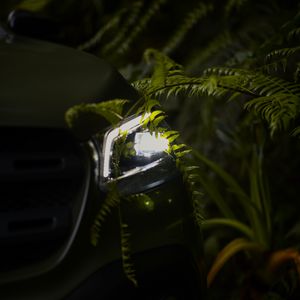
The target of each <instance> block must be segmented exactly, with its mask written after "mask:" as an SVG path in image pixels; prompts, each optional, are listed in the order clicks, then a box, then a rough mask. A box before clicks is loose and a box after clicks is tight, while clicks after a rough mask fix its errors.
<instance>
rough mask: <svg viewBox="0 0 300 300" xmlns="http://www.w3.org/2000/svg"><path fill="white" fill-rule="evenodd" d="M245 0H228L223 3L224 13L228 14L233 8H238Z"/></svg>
mask: <svg viewBox="0 0 300 300" xmlns="http://www.w3.org/2000/svg"><path fill="white" fill-rule="evenodd" d="M246 2H247V0H228V1H227V3H226V5H225V9H224V11H225V15H226V16H229V15H230V13H231V12H232V11H233V10H234V9H240V8H241V7H242V6H243V5H244V4H245V3H246Z"/></svg>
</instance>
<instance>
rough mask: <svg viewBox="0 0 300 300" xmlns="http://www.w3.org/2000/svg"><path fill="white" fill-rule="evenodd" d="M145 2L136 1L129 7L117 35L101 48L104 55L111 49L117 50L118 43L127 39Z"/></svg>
mask: <svg viewBox="0 0 300 300" xmlns="http://www.w3.org/2000/svg"><path fill="white" fill-rule="evenodd" d="M143 4H144V3H143V1H140V0H139V1H136V2H134V3H133V4H132V5H131V7H130V8H128V9H127V10H128V11H129V13H128V16H127V17H126V20H125V22H124V24H122V26H121V28H120V30H118V32H117V34H116V35H115V37H114V38H113V39H112V40H111V41H110V42H108V43H107V44H106V45H105V46H104V47H103V49H102V50H101V52H102V54H103V55H107V54H109V53H110V52H111V51H115V49H116V48H117V47H118V45H120V44H121V43H122V42H123V41H124V40H125V39H126V35H128V32H129V31H130V30H131V29H132V27H133V26H134V25H135V23H136V21H137V20H138V17H139V15H140V13H141V10H142V7H143Z"/></svg>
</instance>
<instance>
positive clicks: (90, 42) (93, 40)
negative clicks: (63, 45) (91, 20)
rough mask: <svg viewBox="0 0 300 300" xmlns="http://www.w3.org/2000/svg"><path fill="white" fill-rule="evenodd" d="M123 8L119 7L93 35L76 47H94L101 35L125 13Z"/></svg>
mask: <svg viewBox="0 0 300 300" xmlns="http://www.w3.org/2000/svg"><path fill="white" fill-rule="evenodd" d="M125 11H126V10H125V9H121V10H120V11H119V12H118V13H116V14H115V15H114V16H113V17H112V18H111V19H110V20H109V21H108V22H107V23H106V24H105V25H104V26H103V27H101V28H100V29H99V30H98V31H97V32H96V34H94V36H93V37H92V38H91V39H89V40H88V41H86V42H84V43H83V44H81V45H79V46H78V47H77V48H78V49H79V50H83V51H84V50H89V49H91V48H94V47H96V46H97V45H99V44H100V43H101V41H102V38H103V36H104V35H105V34H106V33H107V32H109V31H110V30H111V29H113V28H115V27H116V26H117V25H118V24H119V23H120V20H121V18H122V16H123V14H124V13H125Z"/></svg>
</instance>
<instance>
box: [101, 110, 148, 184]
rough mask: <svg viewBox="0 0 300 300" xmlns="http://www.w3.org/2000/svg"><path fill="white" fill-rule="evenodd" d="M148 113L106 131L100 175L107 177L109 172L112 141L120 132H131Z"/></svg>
mask: <svg viewBox="0 0 300 300" xmlns="http://www.w3.org/2000/svg"><path fill="white" fill-rule="evenodd" d="M149 116H150V114H146V115H145V116H144V118H143V117H142V116H138V117H136V118H134V119H131V120H129V121H127V122H126V123H124V124H122V125H121V126H120V127H117V128H114V129H112V130H110V131H108V132H107V134H106V135H105V137H104V145H103V154H102V155H103V165H102V172H101V173H102V176H103V177H104V178H107V177H108V176H109V173H110V158H111V155H112V149H113V143H114V141H115V140H116V139H117V138H118V137H119V136H120V133H122V132H128V133H131V132H132V131H134V130H135V129H136V128H138V127H140V126H141V123H142V121H143V120H145V119H147V118H148V117H149Z"/></svg>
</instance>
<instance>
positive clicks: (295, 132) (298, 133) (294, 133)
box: [291, 126, 300, 138]
mask: <svg viewBox="0 0 300 300" xmlns="http://www.w3.org/2000/svg"><path fill="white" fill-rule="evenodd" d="M291 134H292V136H296V137H298V138H300V126H298V127H296V128H295V129H294V130H293V131H292V133H291Z"/></svg>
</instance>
